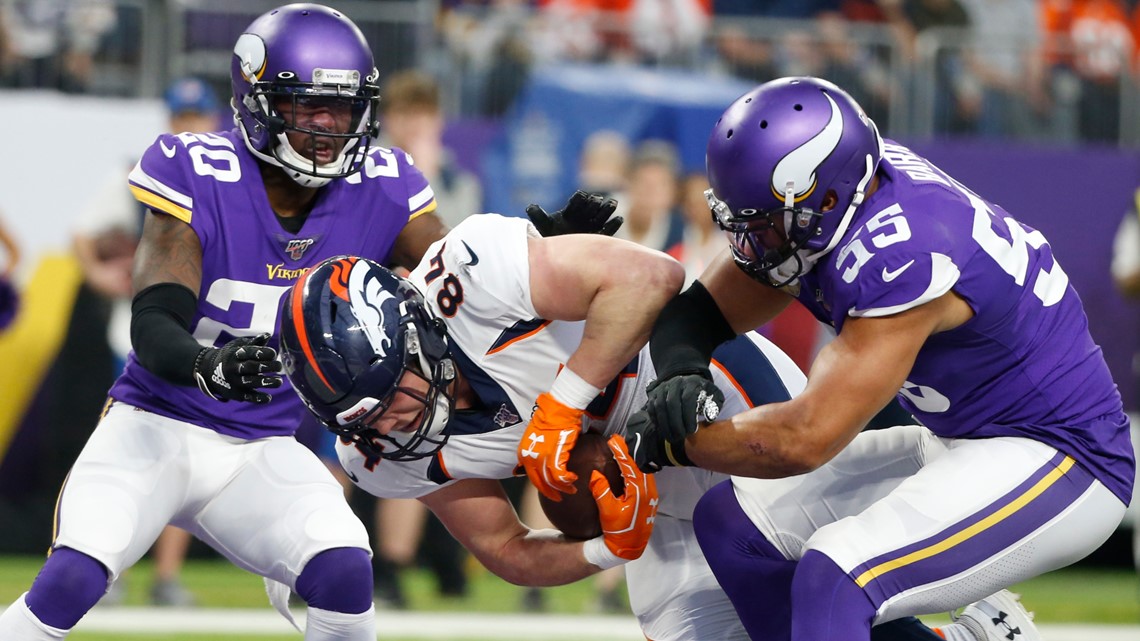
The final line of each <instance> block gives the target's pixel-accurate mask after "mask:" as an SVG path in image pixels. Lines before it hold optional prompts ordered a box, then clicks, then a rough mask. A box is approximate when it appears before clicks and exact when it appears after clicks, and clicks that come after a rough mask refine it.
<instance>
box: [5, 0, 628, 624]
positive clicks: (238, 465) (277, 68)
mask: <svg viewBox="0 0 1140 641" xmlns="http://www.w3.org/2000/svg"><path fill="white" fill-rule="evenodd" d="M231 80H232V85H233V98H232V102H231V104H232V107H233V110H234V121H235V124H236V125H237V126H236V128H235V129H234V130H232V131H228V132H219V133H211V134H191V133H180V134H174V135H162V136H160V137H159V138H158V139H157V140H156V142H155V143H154V144H153V145H152V146H151V147H150V148H149V149H148V150H147V151H146V152H145V153H144V155H143V157H142V159H141V160H140V161H139V163H138V165H137V166H136V167H135V169H134V170H133V171H132V173H131V175H130V188H131V191H132V193H133V194H134V195H135V197H136V198H137V199H138V200H139V201H140V202H142V203H143V204H144V205H146V206H147V207H148V209H149V210H150V214H149V215H148V216H147V220H146V222H145V225H144V230H143V235H142V240H141V242H140V245H139V249H138V254H137V256H136V262H135V267H134V286H135V291H136V293H135V297H134V301H133V307H132V324H131V338H132V343H133V347H134V350H133V352H132V353H131V354H130V356H129V359H128V362H127V366H126V369H125V371H124V373H123V374H122V376H121V377H120V378H119V379H118V381H116V383H115V384H114V386H113V388H112V389H111V391H110V399H109V401H108V405H107V409H106V410H105V413H104V416H103V418H102V420H101V421H100V423H99V426H98V428H97V429H96V430H95V432H94V433H93V435H92V437H91V439H90V440H89V442H88V443H87V445H86V446H85V448H84V450H83V452H82V453H81V454H80V456H79V458H78V460H77V461H76V463H75V465H74V467H73V468H72V471H71V473H70V475H69V477H68V480H67V482H66V483H65V486H64V488H63V490H62V492H61V495H60V499H59V502H58V508H57V527H56V532H55V537H54V540H53V542H52V546H51V549H52V552H51V554H50V556H49V558H48V560H47V562H46V563H45V564H44V568H43V570H42V571H41V572H40V574H39V575H38V576H37V578H36V580H35V582H34V583H33V585H32V587H31V589H30V590H29V592H27V593H26V594H24V595H22V596H21V597H20V598H19V599H18V600H17V601H16V603H15V604H13V606H12V607H9V608H8V609H7V610H6V611H5V612H4V614H3V615H2V616H0V638H2V639H20V640H21V641H41V640H47V639H61V638H64V637H65V636H66V635H67V634H68V632H69V631H70V630H71V628H73V627H74V626H75V624H76V623H77V622H78V621H79V619H80V618H81V617H82V616H83V615H84V614H85V613H86V612H87V611H88V610H89V609H90V608H91V607H92V606H93V605H94V604H95V603H96V602H97V601H98V600H99V599H100V597H102V596H103V594H104V593H105V592H106V591H107V589H108V586H109V585H110V584H111V583H112V582H113V581H114V580H115V579H116V578H117V577H118V576H119V574H120V573H121V572H122V571H123V570H125V569H126V568H128V567H129V566H131V565H133V564H134V563H135V562H136V561H138V559H139V558H140V557H141V556H142V555H143V553H144V552H146V550H147V549H149V548H150V546H151V544H152V543H153V542H154V540H155V538H156V537H157V536H158V533H159V532H160V531H161V530H162V528H163V527H164V526H165V525H167V524H168V523H169V524H173V525H177V526H179V527H181V528H183V529H185V530H188V531H190V532H192V533H193V534H194V535H196V536H197V537H198V538H200V539H201V540H203V541H205V542H206V543H208V544H209V545H211V546H212V547H213V548H214V549H216V550H218V551H219V552H220V553H221V554H223V555H224V556H225V557H226V558H228V559H230V560H231V561H232V562H233V563H235V564H236V565H238V566H240V567H242V568H245V569H247V570H250V571H252V572H255V573H257V574H260V575H261V576H263V577H265V578H266V579H267V586H268V587H269V588H270V594H271V600H273V602H274V604H275V605H276V606H277V607H278V608H279V609H280V610H282V612H283V613H284V614H286V616H289V615H288V611H287V610H286V609H285V604H286V598H287V596H288V590H290V589H291V590H294V591H296V593H297V594H298V595H299V596H300V597H301V598H302V599H303V600H304V601H305V602H306V603H307V604H308V606H309V609H308V617H307V626H306V627H307V629H306V631H305V638H306V639H307V640H308V641H316V640H322V641H323V640H333V639H343V640H361V641H363V640H365V639H367V640H369V641H372V640H373V639H375V638H376V630H375V622H374V620H373V619H374V617H373V605H372V571H371V563H370V560H369V556H370V552H369V547H368V540H367V535H366V533H365V530H364V527H363V525H362V524H361V523H360V521H359V520H358V519H357V518H356V516H355V515H354V514H353V513H352V511H351V510H350V509H349V507H348V505H347V503H346V502H345V500H344V496H343V493H342V490H341V488H340V486H339V485H338V484H337V482H336V481H335V480H334V479H333V477H332V476H331V475H330V474H329V472H328V470H327V468H325V466H324V465H323V464H322V463H321V462H320V461H318V460H317V458H316V457H315V456H314V455H313V454H312V453H310V452H309V451H308V450H307V449H305V448H304V447H303V446H301V445H300V444H299V443H298V442H297V441H296V440H295V439H293V438H292V434H293V432H294V430H295V429H296V427H297V425H298V423H299V421H300V420H301V417H302V416H303V413H304V412H305V410H304V408H303V406H302V404H301V401H300V400H299V398H298V397H297V396H296V394H295V392H294V391H293V390H292V388H291V387H290V386H289V385H288V382H287V381H285V382H284V384H283V379H282V378H280V375H279V372H280V369H281V365H280V363H279V362H278V361H277V353H276V345H277V339H276V337H272V336H271V334H270V333H271V332H272V331H273V329H274V327H275V324H276V318H277V313H278V303H279V300H280V298H281V296H282V295H283V294H284V293H285V291H286V290H288V288H289V286H290V285H292V283H293V281H295V280H296V279H297V278H298V276H300V275H301V274H303V273H305V271H306V270H307V269H309V268H310V267H312V266H313V265H316V264H317V263H319V262H320V261H321V259H322V258H325V257H327V256H330V255H336V254H344V253H352V254H358V255H361V256H365V257H368V258H372V259H374V260H377V261H380V262H383V263H389V264H391V263H395V264H398V265H402V266H405V267H408V268H411V267H413V266H415V264H416V263H417V262H418V260H419V258H420V256H421V255H422V254H423V252H424V250H425V249H426V248H427V247H428V246H429V245H430V244H431V243H432V242H433V241H435V240H436V239H438V238H441V237H442V236H443V234H444V233H445V231H446V229H445V227H444V226H443V224H442V223H441V222H440V221H439V219H438V218H437V217H436V216H435V214H434V210H435V206H436V205H435V198H434V196H433V194H432V190H431V188H430V186H429V185H428V184H427V181H426V180H425V179H424V177H423V175H422V174H421V173H420V172H419V171H418V170H417V169H416V168H415V166H414V165H413V164H412V160H411V158H410V157H409V156H408V155H407V154H405V153H404V152H403V151H400V150H398V149H385V148H382V147H378V146H375V145H373V144H372V142H371V141H372V140H373V138H375V136H376V135H377V106H378V103H379V99H380V97H379V89H378V80H379V79H378V72H377V70H376V67H375V64H374V61H373V56H372V52H371V50H370V48H369V46H368V43H367V42H366V41H365V39H364V37H363V35H362V34H361V32H360V30H359V29H358V28H357V27H356V25H355V24H354V23H353V22H352V21H351V20H349V19H348V18H347V17H345V16H344V15H343V14H341V13H339V12H336V11H334V10H332V9H329V8H328V7H324V6H321V5H316V4H295V5H288V6H284V7H280V8H278V9H275V10H272V11H270V12H268V13H266V14H264V15H262V16H261V17H259V18H257V19H256V20H255V21H254V22H253V23H252V24H251V25H250V26H249V27H248V28H247V29H246V30H245V32H244V33H242V35H241V36H240V37H239V38H238V40H237V43H236V45H235V47H234V55H233V62H232V69H231ZM571 209H573V210H574V211H575V212H576V213H577V214H578V215H577V216H572V215H571ZM612 211H613V209H612V207H611V206H607V205H606V204H605V203H604V202H602V201H601V199H591V198H586V197H584V196H581V195H579V196H576V197H575V199H572V201H571V205H569V206H568V208H567V209H566V210H564V212H560V213H556V214H554V215H549V216H548V215H547V214H546V213H545V212H543V211H541V210H533V211H528V215H530V216H531V217H532V218H534V219H537V220H538V221H539V222H541V223H544V227H545V229H546V231H547V232H548V233H563V232H566V231H576V230H579V229H581V230H583V231H589V230H601V231H603V232H608V233H612V230H613V228H615V227H616V225H617V224H619V223H620V221H618V222H614V221H610V222H608V223H606V221H605V218H606V217H608V214H609V213H612ZM602 223H605V225H606V226H603V225H602ZM591 228H592V229H591ZM229 401H232V402H229Z"/></svg>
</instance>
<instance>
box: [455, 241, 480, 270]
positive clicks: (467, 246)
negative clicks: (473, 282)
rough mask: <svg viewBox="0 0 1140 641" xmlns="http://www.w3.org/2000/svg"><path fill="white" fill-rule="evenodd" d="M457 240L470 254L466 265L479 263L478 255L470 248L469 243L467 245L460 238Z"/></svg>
mask: <svg viewBox="0 0 1140 641" xmlns="http://www.w3.org/2000/svg"><path fill="white" fill-rule="evenodd" d="M459 242H461V243H463V246H464V247H465V248H467V253H468V254H471V260H470V261H468V263H467V264H468V265H478V264H479V256H478V255H476V254H475V252H474V251H473V250H472V249H471V245H468V244H467V243H466V242H464V241H462V240H461V241H459Z"/></svg>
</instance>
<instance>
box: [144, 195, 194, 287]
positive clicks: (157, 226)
mask: <svg viewBox="0 0 1140 641" xmlns="http://www.w3.org/2000/svg"><path fill="white" fill-rule="evenodd" d="M133 281H134V293H136V294H137V293H138V292H140V291H142V290H144V289H146V288H147V287H150V286H151V285H155V284H158V283H178V284H180V285H185V286H186V287H188V288H190V291H192V292H194V294H195V295H197V294H198V289H199V287H200V286H201V284H202V245H201V243H200V242H199V241H198V234H197V233H195V232H194V229H193V228H191V227H190V225H189V224H187V223H184V222H182V221H181V220H179V219H177V218H175V217H174V216H170V215H168V214H163V213H159V212H156V211H153V210H152V211H150V212H148V214H147V216H146V222H145V223H144V224H143V233H142V238H141V239H140V240H139V247H138V251H137V252H136V254H135V264H134V276H133Z"/></svg>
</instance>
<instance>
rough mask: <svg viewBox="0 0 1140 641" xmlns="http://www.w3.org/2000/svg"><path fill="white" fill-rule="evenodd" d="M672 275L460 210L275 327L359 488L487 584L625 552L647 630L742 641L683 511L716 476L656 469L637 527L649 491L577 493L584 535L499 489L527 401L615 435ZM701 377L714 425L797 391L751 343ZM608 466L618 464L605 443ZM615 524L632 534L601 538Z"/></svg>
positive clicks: (323, 271)
mask: <svg viewBox="0 0 1140 641" xmlns="http://www.w3.org/2000/svg"><path fill="white" fill-rule="evenodd" d="M680 278H681V272H680V271H679V270H678V266H677V265H676V263H675V262H673V261H672V260H671V259H669V258H667V257H665V256H664V255H662V254H659V253H657V252H651V251H649V250H646V249H644V248H641V247H638V246H636V245H633V244H631V243H627V242H624V241H618V240H614V239H610V238H604V237H600V236H596V235H592V236H583V235H577V236H560V237H557V238H539V237H538V236H537V234H536V233H535V231H534V229H533V228H532V227H531V226H530V225H529V224H528V223H527V222H526V221H524V220H519V219H512V218H504V217H501V216H496V215H483V216H473V217H470V218H468V219H467V220H466V221H464V222H463V223H462V224H460V225H459V226H458V227H456V228H455V229H454V230H452V231H451V233H449V234H448V235H447V236H446V237H445V238H444V239H443V240H442V241H439V242H437V243H436V244H435V245H433V246H432V248H431V250H429V251H428V253H427V254H426V255H425V259H424V260H423V261H422V262H421V263H420V265H419V266H418V267H417V268H416V269H415V270H414V271H413V272H412V273H411V275H410V277H409V278H408V279H407V280H405V279H401V278H399V277H396V276H395V275H393V274H392V273H391V272H389V271H388V270H386V269H384V268H382V267H380V266H379V265H376V264H375V263H372V262H370V261H366V260H363V259H357V258H350V257H342V258H338V259H332V260H330V261H326V262H325V263H323V264H321V265H319V266H317V267H316V268H314V269H313V270H311V271H310V272H308V274H306V275H305V276H304V277H303V278H301V279H300V280H299V281H298V282H297V284H296V285H295V286H294V288H293V290H292V291H291V292H290V294H289V295H288V296H287V298H286V301H285V309H284V310H283V313H282V316H281V318H282V328H281V336H282V348H283V360H284V361H285V371H286V373H287V374H288V376H289V378H290V380H291V382H292V383H293V385H294V387H295V388H296V389H297V390H298V391H299V392H300V394H301V396H302V398H303V399H305V401H306V403H307V404H308V406H309V408H310V409H311V410H312V411H313V412H314V414H316V415H317V417H318V418H320V419H321V420H322V422H324V423H325V425H326V426H328V427H329V429H331V430H332V431H334V432H335V433H338V434H340V435H341V436H342V438H341V439H340V442H339V444H338V446H337V450H338V454H339V457H340V461H341V464H342V465H343V466H344V469H345V470H346V471H347V472H348V474H349V476H350V477H351V478H352V479H353V481H354V482H355V483H356V484H357V485H359V486H360V487H361V488H363V489H364V490H366V491H368V492H369V493H371V494H374V495H376V496H381V497H392V498H417V499H419V500H421V501H422V502H423V503H424V504H425V505H427V506H428V507H429V508H430V509H432V511H433V512H435V513H436V515H437V516H439V518H440V519H441V520H442V521H443V523H444V524H445V525H446V526H447V527H448V529H449V530H450V531H451V533H452V534H453V535H455V536H456V538H458V539H459V541H460V542H462V543H463V544H464V545H465V546H466V547H467V548H468V549H469V550H471V552H472V553H473V554H474V555H475V556H476V558H478V559H479V561H480V562H482V563H483V564H484V565H485V566H486V567H487V568H489V569H490V570H491V571H492V572H494V573H495V574H497V575H499V576H501V577H503V578H505V579H507V580H508V581H511V582H513V583H517V584H521V585H534V586H544V585H557V584H562V583H567V582H570V581H574V580H577V579H580V578H583V577H585V576H589V575H590V574H593V573H594V572H596V571H598V569H599V568H603V567H609V566H611V565H614V564H618V563H625V562H626V561H628V560H629V559H633V558H635V557H636V556H637V555H638V554H641V556H640V558H637V559H636V560H632V561H631V562H629V563H627V564H626V575H627V580H628V585H629V591H630V603H631V605H632V608H633V610H634V613H635V614H636V615H637V617H638V620H639V622H640V624H641V627H642V629H643V631H644V633H645V635H646V637H647V638H649V639H652V640H654V641H665V640H669V639H677V640H680V639H734V640H735V639H740V640H743V639H746V638H747V635H746V634H745V632H744V629H743V627H742V626H741V624H740V622H739V620H738V618H737V616H736V614H735V612H734V611H733V608H732V605H731V603H729V601H728V599H727V598H726V597H725V595H724V593H723V592H722V591H721V590H720V588H719V586H718V585H717V583H716V581H715V579H714V577H713V576H712V574H711V572H710V570H709V568H708V566H707V565H706V564H705V562H704V558H703V556H702V555H701V553H700V550H699V548H698V546H697V544H696V540H695V538H694V537H693V536H692V525H691V522H690V521H691V515H692V509H693V506H694V505H695V503H696V501H697V499H699V498H700V496H701V495H702V494H703V492H704V491H705V490H706V489H708V488H709V487H712V485H714V484H715V483H717V482H718V481H720V480H723V479H724V478H725V477H724V476H723V475H719V474H715V473H711V472H707V471H704V470H700V469H697V468H670V469H668V470H663V471H662V472H660V473H658V474H656V475H655V476H656V478H657V485H658V488H659V490H660V503H659V505H658V506H657V512H656V517H655V518H653V523H652V533H650V527H647V526H648V525H649V524H648V523H646V520H647V519H650V518H652V517H653V513H652V512H653V506H652V505H651V504H650V502H648V501H642V502H641V503H640V504H639V503H637V502H636V499H638V498H639V497H647V496H651V494H652V489H651V488H648V487H646V488H645V489H644V490H642V491H640V492H636V493H635V494H634V495H633V496H629V495H628V494H627V496H626V497H625V498H624V499H623V500H621V501H615V500H613V498H612V497H607V496H606V493H605V491H604V484H603V485H602V486H601V487H599V486H592V487H591V489H592V490H594V491H595V496H596V497H600V498H597V499H596V500H598V503H599V512H600V513H601V515H602V520H603V529H604V530H608V532H606V533H605V534H604V535H603V536H602V537H598V539H596V540H594V541H587V542H584V543H583V542H579V541H573V540H569V539H566V538H564V537H562V536H561V535H560V534H559V533H556V532H553V531H549V530H546V531H534V530H530V529H528V528H527V527H526V526H524V525H523V524H522V523H520V522H519V520H518V517H517V516H516V514H515V512H514V509H513V507H512V506H511V504H510V502H509V501H508V500H507V497H506V495H505V494H504V493H503V490H502V487H501V484H500V483H499V482H498V481H499V480H500V479H505V478H509V477H511V476H513V475H517V474H520V473H521V470H520V466H519V465H518V455H517V451H518V448H519V444H520V440H522V441H523V448H524V449H527V443H528V441H529V440H528V439H524V437H523V435H524V429H525V428H526V426H527V423H528V420H529V419H530V417H531V413H532V411H534V409H533V408H534V407H535V399H536V398H541V397H552V398H553V399H559V398H560V397H561V400H559V401H558V402H559V403H561V404H563V405H566V406H572V405H580V406H581V407H582V408H583V410H584V411H583V412H582V413H581V419H580V422H579V425H580V427H581V429H582V430H590V431H595V432H600V433H602V434H617V433H621V432H622V431H623V429H624V426H625V422H626V419H627V417H628V416H629V415H630V413H631V412H632V411H633V409H634V408H637V407H640V405H641V404H642V403H643V402H644V399H645V388H646V385H647V383H648V382H649V381H650V380H652V379H653V377H654V374H653V370H652V365H651V363H650V361H649V356H648V350H647V349H640V348H641V346H642V345H643V344H644V342H645V339H644V336H645V334H646V333H647V327H648V323H650V322H652V319H653V314H654V313H656V312H655V310H657V309H658V308H659V307H660V305H661V304H662V303H661V298H662V296H663V295H666V293H667V292H670V291H674V290H676V288H677V287H679V279H680ZM568 372H569V373H572V374H573V375H575V376H578V377H579V378H581V379H582V380H583V381H591V380H593V381H597V383H596V385H597V388H599V389H600V390H601V392H600V393H598V390H593V391H591V392H588V393H585V394H579V395H578V396H577V397H576V398H575V396H574V394H575V391H576V388H575V387H571V388H570V391H569V392H568V391H567V388H566V385H565V383H566V378H565V377H566V376H567V375H568ZM713 376H714V378H715V380H716V381H717V384H718V386H719V387H720V388H721V389H722V390H723V392H724V395H725V401H724V408H723V411H724V412H725V413H737V412H741V411H743V410H745V409H747V408H748V407H751V406H753V405H756V404H761V403H768V402H773V401H778V400H781V399H787V398H789V397H790V396H791V395H793V394H795V393H797V392H798V391H799V390H800V389H802V387H803V384H804V377H803V374H802V373H800V372H799V370H798V369H797V368H796V366H795V365H794V364H793V363H792V362H791V360H790V359H789V358H788V357H787V356H786V355H784V354H783V353H782V352H780V351H779V350H778V349H777V348H776V347H774V346H773V345H772V344H771V343H769V342H768V341H767V340H765V339H764V338H762V337H760V336H759V335H756V334H748V335H745V336H742V337H740V338H738V339H736V340H735V341H733V342H732V343H730V344H728V345H726V346H724V347H723V348H722V349H721V350H720V351H718V353H717V356H716V362H715V363H714V366H713ZM586 384H589V383H586ZM581 385H582V384H581V383H578V386H579V387H580V386H581ZM550 401H551V399H546V400H540V401H539V404H540V405H542V404H548V405H549V404H550ZM556 411H557V410H556ZM553 440H554V439H551V441H553ZM617 440H620V439H617ZM546 442H547V443H549V442H550V441H546ZM530 443H531V447H536V446H535V445H534V443H533V442H530ZM563 443H565V439H563ZM615 454H616V456H617V457H618V458H619V460H621V459H623V458H624V457H625V456H626V454H625V451H624V450H623V449H621V448H619V449H618V450H617V451H616V452H615ZM633 467H634V466H630V465H627V466H626V470H625V471H626V483H627V488H628V487H636V486H637V485H638V484H643V483H647V482H648V481H647V478H646V477H645V476H642V475H639V474H638V473H637V472H636V471H635V470H634V469H632V468H633ZM599 478H600V477H599ZM650 478H651V477H650ZM631 523H632V524H634V525H636V526H637V527H629V531H627V532H622V533H618V532H615V530H619V529H623V528H624V527H626V526H628V525H629V524H631ZM615 524H617V525H615ZM646 538H648V545H646V540H645V539H646ZM642 548H644V553H643V554H642ZM903 625H910V626H911V628H915V627H918V628H921V626H919V625H918V624H916V623H914V622H903ZM895 627H896V630H895V631H894V634H895V636H891V634H892V631H891V630H889V629H884V630H882V634H881V636H880V635H877V636H876V639H888V638H890V639H904V638H906V639H910V638H916V639H917V638H936V637H933V636H928V637H923V636H915V634H916V633H915V632H914V630H913V629H911V628H908V632H909V636H907V635H903V636H899V635H898V631H897V629H898V628H899V627H900V626H895ZM921 630H924V631H925V632H926V633H927V634H932V633H930V632H929V630H926V629H925V628H921Z"/></svg>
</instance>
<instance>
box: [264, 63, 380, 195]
mask: <svg viewBox="0 0 1140 641" xmlns="http://www.w3.org/2000/svg"><path fill="white" fill-rule="evenodd" d="M318 73H322V70H321V69H317V70H315V71H314V75H317V74H318ZM330 73H331V72H330ZM349 75H359V74H355V72H350V73H349ZM245 103H246V106H247V107H248V108H249V111H250V112H251V113H252V114H254V115H255V117H257V120H258V122H259V123H260V125H261V126H264V128H265V130H266V131H267V132H268V133H269V135H270V139H269V142H268V144H267V145H266V147H267V148H266V149H265V150H263V151H256V152H255V153H256V154H257V155H258V157H260V158H261V159H262V160H265V161H266V162H269V163H271V164H274V165H277V166H279V167H281V168H282V169H284V170H285V171H286V173H288V174H289V176H290V177H291V178H292V179H293V180H294V181H296V182H297V183H298V184H300V185H301V186H303V187H314V188H315V187H322V186H324V185H327V184H328V183H329V182H330V181H331V180H333V179H334V178H343V177H346V176H350V175H352V174H354V173H356V172H358V171H360V169H361V167H362V166H363V164H364V159H365V157H366V156H367V154H368V148H369V147H370V146H371V143H372V139H373V138H374V137H376V136H377V135H378V127H377V125H376V114H377V113H378V108H379V103H380V92H379V87H377V86H376V85H373V84H365V85H363V86H361V87H355V86H352V85H331V86H317V85H313V84H310V83H283V82H256V83H253V84H252V86H251V89H250V92H249V94H248V95H247V96H246V97H245ZM314 110H316V111H320V110H324V111H327V112H329V113H330V114H332V117H333V119H334V120H335V121H336V123H337V124H338V125H339V124H340V123H341V122H342V121H343V122H344V123H345V124H346V126H345V127H344V128H343V130H339V131H334V130H331V129H329V128H325V127H320V128H314V127H307V126H305V125H306V124H308V123H305V122H298V121H299V120H302V119H303V118H305V117H306V116H303V115H299V114H306V113H309V112H312V111H314ZM242 131H243V132H244V131H245V129H244V127H243V128H242ZM290 134H293V137H294V140H296V139H297V137H298V134H300V135H301V136H302V138H301V139H300V141H298V142H299V144H300V145H301V150H298V149H297V148H295V147H294V145H293V142H291V141H290ZM339 142H343V146H342V147H341V149H340V150H339V152H337V154H336V156H335V157H334V158H332V159H331V160H330V161H329V162H326V163H323V164H321V163H319V162H318V157H317V154H316V151H317V150H318V149H320V148H322V147H325V148H327V147H328V146H330V145H336V144H337V143H339ZM302 151H305V152H308V155H310V156H312V158H309V157H307V156H306V154H305V153H302Z"/></svg>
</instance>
